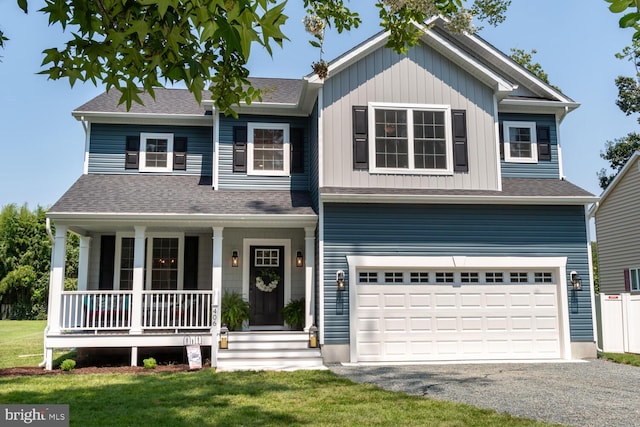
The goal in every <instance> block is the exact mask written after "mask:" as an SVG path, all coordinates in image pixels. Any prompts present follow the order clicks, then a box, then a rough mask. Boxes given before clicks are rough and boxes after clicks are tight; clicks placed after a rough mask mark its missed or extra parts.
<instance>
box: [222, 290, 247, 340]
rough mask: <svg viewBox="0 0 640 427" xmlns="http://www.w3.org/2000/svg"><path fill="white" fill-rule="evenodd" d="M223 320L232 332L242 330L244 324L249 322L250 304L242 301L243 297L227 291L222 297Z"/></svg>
mask: <svg viewBox="0 0 640 427" xmlns="http://www.w3.org/2000/svg"><path fill="white" fill-rule="evenodd" d="M221 320H222V324H223V325H227V327H228V328H229V330H231V331H235V330H236V329H240V328H242V323H243V322H244V321H245V320H249V303H248V302H247V301H245V300H244V299H242V295H240V294H238V293H235V292H227V291H225V292H224V295H223V297H222V313H221Z"/></svg>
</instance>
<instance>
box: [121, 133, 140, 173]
mask: <svg viewBox="0 0 640 427" xmlns="http://www.w3.org/2000/svg"><path fill="white" fill-rule="evenodd" d="M139 158H140V136H139V135H135V136H127V147H126V153H125V160H124V168H125V169H138V162H139Z"/></svg>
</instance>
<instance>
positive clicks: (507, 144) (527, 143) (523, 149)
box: [503, 122, 538, 163]
mask: <svg viewBox="0 0 640 427" xmlns="http://www.w3.org/2000/svg"><path fill="white" fill-rule="evenodd" d="M503 126H504V160H505V161H507V162H513V163H537V162H538V146H537V135H536V123H535V122H504V123H503Z"/></svg>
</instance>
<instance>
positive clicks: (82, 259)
mask: <svg viewBox="0 0 640 427" xmlns="http://www.w3.org/2000/svg"><path fill="white" fill-rule="evenodd" d="M90 251H91V237H89V236H80V253H79V254H78V290H79V291H86V290H87V282H88V281H89V252H90Z"/></svg>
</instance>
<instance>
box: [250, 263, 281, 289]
mask: <svg viewBox="0 0 640 427" xmlns="http://www.w3.org/2000/svg"><path fill="white" fill-rule="evenodd" d="M279 282H280V276H279V275H278V273H276V271H275V270H272V269H268V268H267V269H264V270H260V271H259V272H258V274H257V276H256V288H258V289H260V290H261V291H262V292H273V290H274V289H275V288H277V287H278V283H279Z"/></svg>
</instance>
